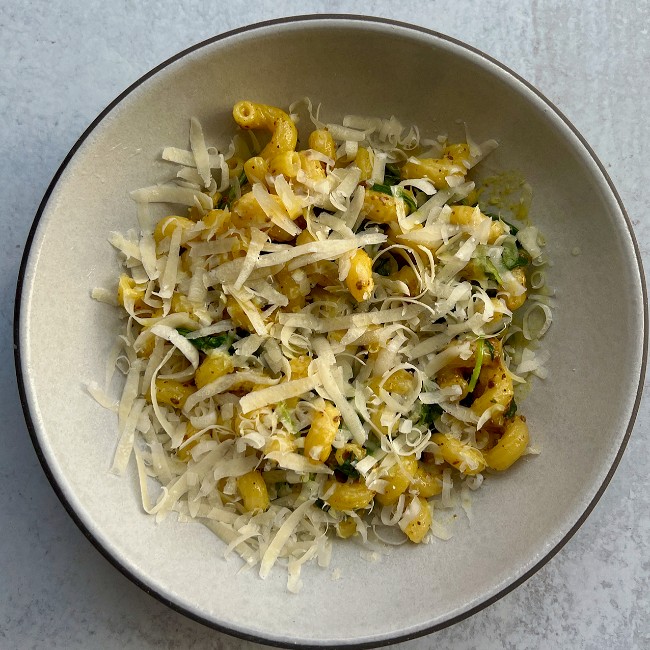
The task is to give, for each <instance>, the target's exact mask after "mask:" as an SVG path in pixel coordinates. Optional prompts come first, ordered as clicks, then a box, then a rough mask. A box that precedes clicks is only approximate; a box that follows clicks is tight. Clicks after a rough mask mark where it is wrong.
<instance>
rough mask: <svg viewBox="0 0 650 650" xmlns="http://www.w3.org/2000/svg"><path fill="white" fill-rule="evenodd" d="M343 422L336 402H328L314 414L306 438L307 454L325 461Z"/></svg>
mask: <svg viewBox="0 0 650 650" xmlns="http://www.w3.org/2000/svg"><path fill="white" fill-rule="evenodd" d="M340 423H341V413H340V411H339V410H338V409H337V408H336V406H334V404H331V403H329V402H328V403H327V404H325V408H324V409H323V410H322V411H317V412H316V413H315V414H314V418H313V420H312V424H311V427H309V432H308V433H307V437H306V438H305V456H307V458H311V459H312V460H319V461H321V462H324V461H326V460H327V458H328V457H329V455H330V452H331V451H332V443H333V442H334V437H335V436H336V432H337V431H338V429H339V425H340Z"/></svg>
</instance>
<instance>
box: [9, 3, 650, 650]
mask: <svg viewBox="0 0 650 650" xmlns="http://www.w3.org/2000/svg"><path fill="white" fill-rule="evenodd" d="M319 20H341V21H349V22H353V23H354V22H356V23H362V22H369V23H376V24H383V25H390V26H395V27H399V28H401V29H407V30H411V31H415V32H420V33H422V34H426V35H428V36H433V37H435V38H438V39H441V40H443V41H447V42H448V43H452V44H454V45H457V46H459V47H462V48H464V49H465V50H468V51H469V52H472V53H473V54H476V55H478V56H480V57H481V58H483V59H485V60H486V61H488V62H489V63H491V64H493V65H495V66H497V67H499V68H500V69H501V70H503V71H504V72H506V73H507V74H509V75H510V76H512V77H514V78H515V79H516V80H517V81H519V82H520V83H521V84H523V85H524V86H525V87H526V88H528V90H530V91H531V92H533V93H534V94H535V95H536V96H537V97H538V98H539V99H541V100H542V101H543V102H544V103H545V104H546V105H547V106H549V107H550V108H551V109H552V110H553V111H554V112H555V114H556V115H557V116H558V117H560V118H561V119H562V121H563V122H564V123H565V124H566V126H567V127H568V128H569V129H570V130H571V132H572V133H573V135H575V137H576V138H577V139H578V140H579V141H580V143H581V144H582V146H583V147H584V148H585V149H586V150H587V152H588V153H589V155H590V156H591V158H592V159H593V161H594V162H595V163H596V165H597V167H598V169H599V170H600V172H601V174H602V175H603V177H604V178H605V180H606V181H607V184H608V186H609V189H610V190H611V192H612V194H613V195H614V197H615V198H616V201H617V203H618V206H619V208H620V210H621V213H622V214H623V217H624V219H625V224H626V226H627V229H628V233H629V235H630V238H631V240H632V244H633V246H634V254H635V258H636V262H637V265H638V270H639V276H640V281H641V290H642V295H643V358H642V360H641V372H640V375H639V385H638V387H637V392H636V397H635V401H634V407H633V409H632V414H631V417H630V422H629V423H628V426H627V428H626V431H625V435H624V437H623V440H622V442H621V446H620V448H619V449H618V451H617V453H616V457H615V458H614V461H613V463H612V466H611V468H610V469H609V471H608V473H607V475H606V476H605V479H604V481H603V483H602V485H601V486H600V487H599V488H598V491H597V492H596V494H595V496H594V498H593V499H592V501H591V502H590V503H589V504H588V506H587V507H586V509H585V511H584V512H583V514H582V515H581V516H580V517H579V519H578V520H577V521H576V523H575V524H574V525H573V526H572V527H571V529H570V530H569V531H568V532H567V533H566V535H565V536H564V537H563V538H562V539H561V540H560V541H559V542H558V543H557V544H556V545H555V547H554V548H552V549H551V550H550V551H549V552H548V553H547V554H546V555H545V556H544V557H543V558H542V559H541V560H540V561H539V562H537V564H535V565H534V566H533V567H532V568H530V569H529V570H528V571H526V572H525V573H524V574H523V575H521V576H520V577H519V578H517V579H516V580H514V581H513V582H512V583H511V584H509V585H508V586H506V587H504V588H503V589H502V590H501V591H499V592H498V593H496V594H494V595H493V596H491V597H489V598H487V599H486V600H485V601H483V602H481V603H480V604H478V605H476V606H474V607H472V608H471V609H469V610H468V611H466V612H463V613H462V614H459V615H457V616H455V617H453V618H450V619H448V620H446V621H444V622H442V623H439V624H436V625H432V626H431V627H428V628H426V629H423V630H419V631H417V632H414V633H406V634H400V635H397V636H394V637H391V638H384V639H381V640H377V641H373V642H361V643H356V644H351V645H350V646H348V647H352V648H372V647H378V646H382V645H387V644H389V643H396V642H400V641H407V640H409V639H414V638H418V637H420V636H424V635H427V634H431V633H432V632H436V631H438V630H441V629H443V628H445V627H449V626H451V625H454V624H455V623H458V622H460V621H462V620H464V619H466V618H469V617H470V616H473V615H474V614H476V613H477V612H479V611H480V610H482V609H484V608H485V607H488V606H489V605H491V604H493V603H495V602H496V601H497V600H499V599H501V598H502V597H503V596H505V595H506V594H508V593H510V592H511V591H513V590H514V589H516V588H517V587H518V586H519V585H521V584H522V583H524V582H525V581H526V580H528V578H530V577H531V576H532V575H533V574H534V573H536V572H537V571H538V570H539V569H540V568H541V567H542V566H544V565H545V564H546V563H547V562H548V561H549V560H551V558H553V557H554V556H555V554H556V553H557V552H558V551H559V550H560V549H561V548H562V547H563V546H564V545H565V544H566V543H567V542H568V541H569V539H571V537H573V535H574V534H575V532H576V531H577V530H578V529H579V528H580V526H582V524H583V523H584V521H585V520H586V518H587V517H588V516H589V514H590V513H591V511H592V510H593V509H594V507H595V505H596V504H597V503H598V501H599V500H600V497H601V496H602V495H603V493H604V491H605V488H606V487H607V485H608V484H609V482H610V480H611V478H612V476H613V475H614V472H615V471H616V468H617V467H618V464H619V462H620V460H621V457H622V455H623V452H624V451H625V448H626V446H627V442H628V440H629V438H630V434H631V433H632V428H633V426H634V422H635V420H636V415H637V412H638V409H639V403H640V400H641V394H642V392H643V383H644V377H645V371H646V361H647V351H648V298H647V289H646V283H645V275H644V272H643V265H642V262H641V255H640V251H639V246H638V244H637V241H636V238H635V236H634V232H633V229H632V224H631V222H630V218H629V216H628V214H627V212H626V210H625V207H624V206H623V202H622V201H621V198H620V196H619V194H618V192H617V190H616V188H615V187H614V184H613V183H612V180H611V179H610V177H609V174H608V173H607V171H606V170H605V167H604V166H603V164H602V163H601V162H600V160H599V159H598V157H597V156H596V154H595V152H594V151H593V149H592V148H591V147H590V146H589V144H588V143H587V142H586V141H585V139H584V138H583V137H582V135H581V134H580V133H579V132H578V130H577V129H576V127H575V126H574V125H573V124H572V122H571V121H570V120H569V119H568V118H567V117H566V116H565V115H564V114H563V113H562V112H561V111H560V110H559V109H558V108H557V107H556V106H555V105H554V104H553V103H552V102H551V101H549V100H548V99H547V98H546V97H545V96H544V95H543V94H542V93H541V92H539V91H538V90H537V89H536V88H535V87H534V86H533V85H531V84H530V83H529V82H528V81H526V80H525V79H523V78H522V77H521V76H520V75H518V74H517V73H516V72H514V71H513V70H511V69H510V68H508V67H507V66H505V65H503V64H502V63H500V62H499V61H497V60H496V59H494V58H492V57H491V56H489V55H487V54H485V53H484V52H482V51H481V50H478V49H477V48H475V47H473V46H471V45H467V44H466V43H463V42H462V41H459V40H457V39H455V38H452V37H450V36H446V35H444V34H441V33H439V32H436V31H433V30H431V29H427V28H425V27H420V26H417V25H411V24H409V23H404V22H400V21H396V20H391V19H387V18H378V17H373V16H361V15H347V14H318V15H304V16H292V17H288V18H278V19H275V20H267V21H264V22H260V23H255V24H253V25H248V26H245V27H239V28H237V29H234V30H231V31H228V32H224V33H223V34H219V35H217V36H213V37H212V38H209V39H207V40H205V41H202V42H200V43H197V44H195V45H193V46H191V47H189V48H187V49H185V50H183V51H181V52H179V53H178V54H175V55H174V56H172V57H170V58H169V59H167V60H166V61H164V62H163V63H161V64H160V65H158V66H156V67H155V68H153V69H152V70H150V71H149V72H147V73H146V74H144V75H143V76H142V77H140V78H139V79H138V80H137V81H135V82H134V83H133V84H131V85H130V86H129V87H128V88H126V90H124V91H123V92H122V93H120V94H119V95H118V96H117V97H116V98H115V99H114V100H113V101H112V102H111V103H110V104H109V105H108V106H107V107H106V108H105V109H104V110H103V111H102V112H101V113H100V114H99V115H98V116H97V117H96V118H95V119H94V120H93V122H92V123H91V124H90V126H88V128H87V129H86V130H85V131H84V133H83V134H82V135H81V136H80V137H79V139H78V140H77V141H76V142H75V144H74V145H73V147H72V148H71V149H70V151H69V153H68V155H67V156H66V157H65V159H64V160H63V162H62V163H61V166H60V167H59V169H58V170H57V172H56V174H55V175H54V177H53V179H52V181H51V183H50V185H49V186H48V188H47V190H46V192H45V195H44V196H43V199H42V201H41V203H40V205H39V207H38V211H37V212H36V215H35V218H34V222H33V224H32V227H31V229H30V231H29V235H28V237H27V241H26V245H25V251H24V253H23V257H22V261H21V264H20V270H19V273H18V283H17V289H16V300H15V305H14V358H15V364H16V375H17V380H18V389H19V393H20V401H21V405H22V408H23V412H24V415H25V421H26V424H27V428H28V430H29V434H30V437H31V439H32V444H33V445H34V449H35V451H36V455H37V456H38V459H39V461H40V463H41V466H42V468H43V470H44V472H45V474H46V476H47V478H48V480H49V482H50V484H51V485H52V488H53V489H54V491H55V493H56V495H57V496H58V498H59V500H60V501H61V503H62V504H63V506H64V508H65V509H66V510H67V512H68V514H69V515H70V517H72V519H73V520H74V522H75V523H76V524H77V526H78V527H79V528H80V530H81V532H82V533H83V534H84V535H85V536H86V537H87V538H88V539H89V540H90V542H91V543H92V544H93V546H95V547H96V548H97V550H98V551H99V552H100V553H101V554H102V555H103V556H104V557H105V558H106V559H107V560H108V561H109V562H110V563H111V564H112V565H113V566H115V567H116V568H117V569H118V570H119V571H120V572H121V573H123V574H124V575H125V576H126V577H127V578H129V579H130V580H131V581H132V582H134V583H135V584H136V585H137V586H138V587H140V588H141V589H142V590H144V591H145V592H146V593H148V594H150V595H152V596H154V597H155V598H157V599H158V600H159V601H160V602H162V603H164V604H165V605H167V606H168V607H171V608H172V609H174V610H176V611H177V612H179V613H181V614H183V615H185V616H187V617H189V618H191V619H193V620H195V621H198V622H199V623H203V624H204V625H206V626H208V627H211V628H214V629H216V630H218V631H220V632H225V633H227V634H231V635H233V636H236V637H239V638H242V639H246V640H249V641H255V642H258V643H270V644H272V645H275V646H279V647H287V648H289V647H290V648H295V647H298V646H299V647H323V646H320V645H318V646H316V645H303V644H296V643H291V642H288V641H282V640H279V639H274V638H265V637H261V636H257V635H256V634H249V633H247V632H244V631H241V630H237V629H233V628H230V627H228V626H227V625H222V624H219V623H215V622H214V621H211V620H208V619H206V618H203V617H202V616H199V615H197V614H196V613H194V612H192V611H189V610H188V609H186V608H185V607H183V606H180V605H178V604H176V603H174V602H172V601H171V600H169V599H168V598H167V597H165V596H164V595H163V594H161V593H159V592H157V591H156V590H154V589H152V588H151V587H149V586H148V585H146V584H145V583H144V582H143V581H142V580H140V579H139V578H138V577H137V576H136V575H134V574H133V573H131V571H130V570H129V569H128V568H127V567H125V566H124V565H122V564H121V563H120V562H119V560H118V559H117V558H115V557H114V556H113V555H112V554H111V553H110V551H108V550H107V549H106V548H104V546H102V544H101V542H100V541H99V540H98V539H97V538H96V537H95V536H94V535H93V534H92V533H91V532H90V530H89V529H88V528H87V527H86V525H85V524H84V523H83V522H82V521H81V518H80V517H79V515H77V513H76V512H75V511H74V509H73V508H72V506H71V505H70V503H69V502H68V500H67V498H66V496H65V494H64V493H63V490H62V489H61V487H60V486H59V485H58V483H57V481H56V479H55V477H54V475H53V473H52V470H51V469H50V467H49V465H48V463H47V459H46V458H45V455H44V453H43V450H42V449H41V446H40V442H39V439H38V435H37V433H36V427H35V425H34V422H33V420H32V417H31V413H30V411H29V406H28V401H27V397H26V391H25V383H24V380H23V374H22V362H21V341H20V316H21V298H22V291H23V283H24V280H25V272H26V268H27V264H28V261H29V257H30V251H31V247H32V243H33V241H34V236H35V233H36V230H37V228H38V225H39V223H40V220H41V217H42V215H43V212H44V210H45V207H46V206H47V203H48V200H49V198H50V195H51V194H52V192H53V190H54V188H55V187H56V185H57V183H58V181H59V178H60V177H61V175H62V174H63V171H64V170H65V168H66V167H67V165H68V163H69V162H70V160H71V159H72V157H73V156H74V155H75V153H76V152H77V150H78V149H79V148H80V147H81V145H82V144H83V143H84V142H85V140H86V139H87V138H88V136H89V135H90V134H91V133H92V132H93V130H94V129H95V128H96V127H97V126H98V125H99V124H100V123H101V122H102V120H103V119H104V118H105V117H106V116H107V115H108V114H109V113H110V112H111V111H112V110H113V109H114V108H115V107H116V106H117V105H118V104H119V103H120V102H121V101H122V100H123V99H124V98H125V97H126V96H128V95H129V94H130V93H131V92H132V91H133V90H135V89H136V88H138V87H139V86H140V85H141V84H142V83H144V82H145V81H146V80H147V79H149V78H150V77H152V76H154V75H155V74H157V73H158V72H159V71H161V70H163V69H164V68H166V67H167V66H169V65H170V64H172V63H174V62H175V61H178V60H179V59H182V58H183V57H184V56H186V55H187V54H190V53H191V52H194V51H196V50H199V49H201V48H203V47H205V46H207V45H211V44H212V43H215V42H218V41H221V40H224V39H227V38H230V37H232V36H235V35H237V34H242V33H245V32H250V31H253V30H256V29H260V28H266V27H269V26H273V25H286V24H291V23H298V22H312V21H319Z"/></svg>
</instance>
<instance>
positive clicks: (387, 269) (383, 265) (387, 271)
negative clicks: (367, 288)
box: [373, 255, 397, 278]
mask: <svg viewBox="0 0 650 650" xmlns="http://www.w3.org/2000/svg"><path fill="white" fill-rule="evenodd" d="M396 269H397V265H396V263H395V259H394V258H393V257H391V256H390V255H382V257H380V258H379V260H378V261H377V264H375V268H374V269H373V271H374V272H375V273H377V274H379V275H383V276H384V277H385V278H386V277H388V276H390V275H391V274H392V273H393V272H394V271H395V270H396Z"/></svg>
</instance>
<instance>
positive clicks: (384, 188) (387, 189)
mask: <svg viewBox="0 0 650 650" xmlns="http://www.w3.org/2000/svg"><path fill="white" fill-rule="evenodd" d="M370 189H371V190H372V191H373V192H381V193H382V194H390V195H391V196H393V190H391V186H390V185H386V184H381V183H375V184H374V185H373V186H372V187H371V188H370Z"/></svg>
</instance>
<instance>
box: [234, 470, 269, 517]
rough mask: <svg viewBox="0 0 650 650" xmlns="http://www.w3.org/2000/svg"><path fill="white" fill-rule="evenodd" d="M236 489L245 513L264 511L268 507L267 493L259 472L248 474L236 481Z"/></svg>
mask: <svg viewBox="0 0 650 650" xmlns="http://www.w3.org/2000/svg"><path fill="white" fill-rule="evenodd" d="M237 489H238V490H239V493H240V494H241V497H242V499H243V501H244V509H245V510H246V511H247V512H254V511H256V510H262V511H264V510H266V509H267V508H268V507H269V505H270V500H269V493H268V490H267V489H266V483H265V482H264V479H263V478H262V474H261V472H258V471H254V472H248V473H247V474H244V475H243V476H240V477H239V478H238V479H237Z"/></svg>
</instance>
